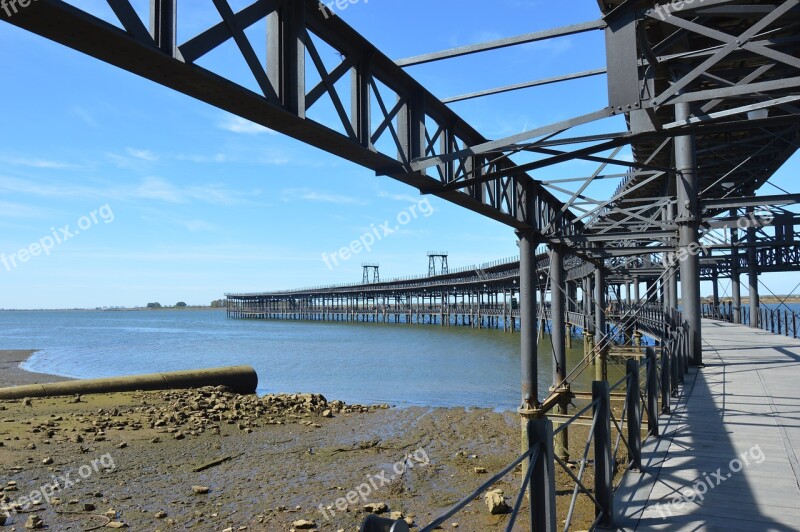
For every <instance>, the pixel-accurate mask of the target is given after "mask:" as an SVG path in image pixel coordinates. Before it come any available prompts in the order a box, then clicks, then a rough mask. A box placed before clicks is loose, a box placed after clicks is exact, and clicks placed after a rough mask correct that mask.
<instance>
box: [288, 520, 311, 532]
mask: <svg viewBox="0 0 800 532" xmlns="http://www.w3.org/2000/svg"><path fill="white" fill-rule="evenodd" d="M292 526H293V527H294V528H296V529H297V530H311V529H312V528H317V523H315V522H314V521H309V520H308V519H300V520H298V521H295V522H293V523H292Z"/></svg>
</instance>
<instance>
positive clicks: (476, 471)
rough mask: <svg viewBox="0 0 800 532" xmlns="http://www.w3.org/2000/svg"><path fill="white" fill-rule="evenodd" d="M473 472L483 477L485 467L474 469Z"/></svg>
mask: <svg viewBox="0 0 800 532" xmlns="http://www.w3.org/2000/svg"><path fill="white" fill-rule="evenodd" d="M474 471H475V473H476V474H478V475H485V474H486V468H485V467H476V468H475V469H474Z"/></svg>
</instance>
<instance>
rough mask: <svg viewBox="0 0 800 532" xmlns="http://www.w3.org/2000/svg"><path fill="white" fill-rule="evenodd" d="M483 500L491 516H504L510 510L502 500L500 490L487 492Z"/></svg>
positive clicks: (501, 491)
mask: <svg viewBox="0 0 800 532" xmlns="http://www.w3.org/2000/svg"><path fill="white" fill-rule="evenodd" d="M483 500H484V502H486V507H487V508H489V513H491V514H492V515H497V514H505V513H508V511H509V510H510V509H511V508H509V507H508V504H506V500H505V499H504V498H503V490H501V489H494V490H492V491H489V492H487V493H486V494H485V495H484V496H483Z"/></svg>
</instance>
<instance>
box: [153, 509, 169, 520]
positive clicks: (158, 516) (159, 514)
mask: <svg viewBox="0 0 800 532" xmlns="http://www.w3.org/2000/svg"><path fill="white" fill-rule="evenodd" d="M155 517H156V519H164V518H165V517H167V512H165V511H164V510H159V511H157V512H156V515H155Z"/></svg>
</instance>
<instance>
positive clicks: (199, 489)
mask: <svg viewBox="0 0 800 532" xmlns="http://www.w3.org/2000/svg"><path fill="white" fill-rule="evenodd" d="M192 491H193V492H195V493H197V494H198V495H205V494H206V493H208V492H209V491H211V488H209V487H208V486H192Z"/></svg>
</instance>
